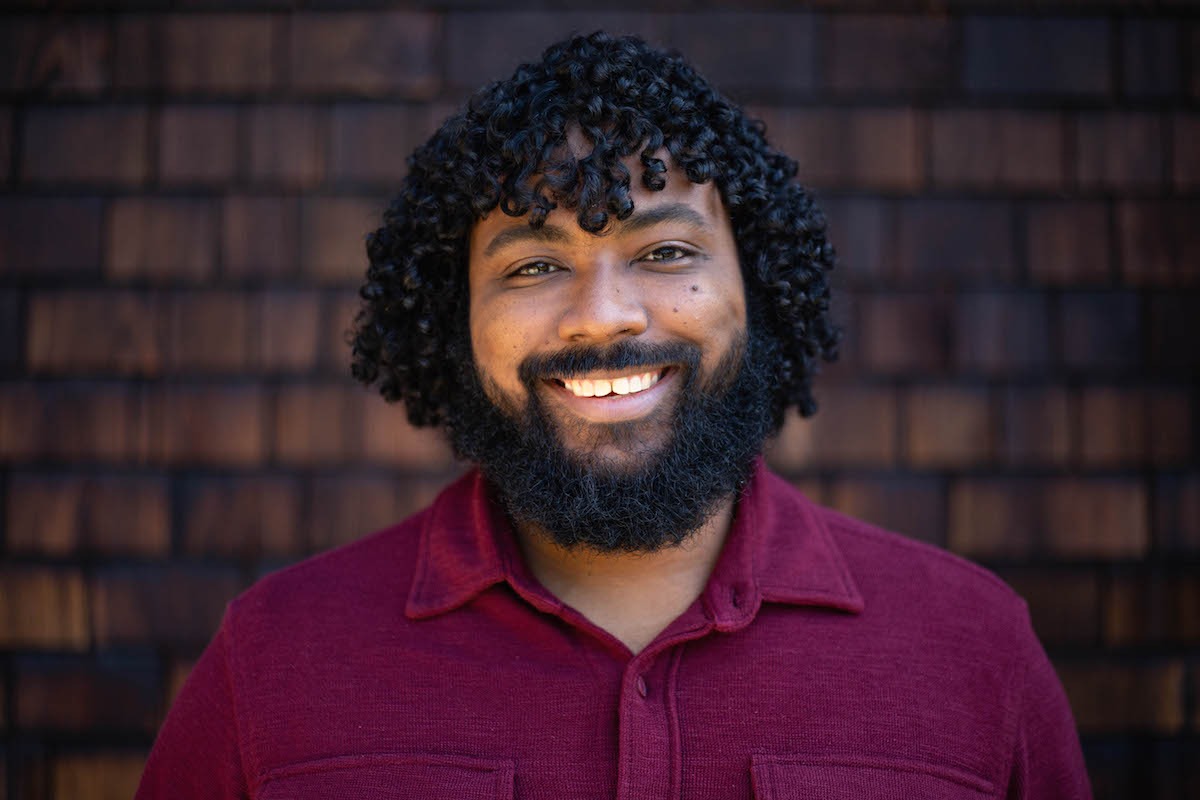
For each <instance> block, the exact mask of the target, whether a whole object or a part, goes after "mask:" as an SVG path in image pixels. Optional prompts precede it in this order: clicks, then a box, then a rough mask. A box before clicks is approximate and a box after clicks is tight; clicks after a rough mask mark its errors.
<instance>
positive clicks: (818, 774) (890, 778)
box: [750, 755, 993, 800]
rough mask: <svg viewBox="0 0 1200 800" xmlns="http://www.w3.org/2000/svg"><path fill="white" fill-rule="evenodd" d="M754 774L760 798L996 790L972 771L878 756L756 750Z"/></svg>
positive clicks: (976, 794)
mask: <svg viewBox="0 0 1200 800" xmlns="http://www.w3.org/2000/svg"><path fill="white" fill-rule="evenodd" d="M750 773H751V779H752V782H753V785H754V797H755V798H756V800H793V798H801V797H803V798H812V797H819V798H821V800H891V798H905V799H906V800H907V799H908V798H914V797H920V798H922V800H941V799H942V798H945V799H946V800H950V798H954V800H982V798H986V797H991V796H992V793H993V787H992V785H991V783H990V782H989V781H986V780H984V779H982V778H980V777H978V776H977V775H973V774H971V773H969V772H964V771H962V770H957V769H954V768H953V767H944V766H941V765H937V764H925V763H922V762H918V761H904V760H900V759H889V758H878V757H862V758H858V757H854V756H802V755H796V756H792V755H782V756H781V755H755V756H753V757H752V758H751V761H750Z"/></svg>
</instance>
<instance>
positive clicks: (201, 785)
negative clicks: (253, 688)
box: [135, 617, 248, 800]
mask: <svg viewBox="0 0 1200 800" xmlns="http://www.w3.org/2000/svg"><path fill="white" fill-rule="evenodd" d="M227 623H228V617H227V618H226V624H227ZM228 639H229V634H228V633H227V631H226V626H225V625H222V627H221V630H220V631H218V632H217V635H216V637H214V638H213V640H212V642H210V643H209V645H208V647H207V648H206V649H205V651H204V653H203V655H201V656H200V660H199V661H197V662H196V666H195V667H194V668H193V669H192V672H191V675H189V676H188V679H187V681H186V682H185V683H184V685H183V688H182V689H181V690H180V692H179V696H178V697H176V698H175V702H174V704H173V705H172V706H171V710H170V711H169V712H168V714H167V718H166V720H165V721H164V722H163V725H162V728H161V729H159V732H158V738H157V739H156V740H155V742H154V749H153V750H151V752H150V758H149V760H148V761H147V762H146V770H145V772H144V773H143V774H142V781H141V785H139V786H138V790H137V794H136V795H135V800H152V798H171V800H190V798H196V800H200V798H205V799H206V800H234V798H246V797H248V793H247V789H246V778H245V772H244V769H243V765H242V757H241V748H240V745H239V741H238V735H237V715H236V711H235V706H234V695H233V686H232V681H231V678H230V670H229V661H228V648H229V641H228Z"/></svg>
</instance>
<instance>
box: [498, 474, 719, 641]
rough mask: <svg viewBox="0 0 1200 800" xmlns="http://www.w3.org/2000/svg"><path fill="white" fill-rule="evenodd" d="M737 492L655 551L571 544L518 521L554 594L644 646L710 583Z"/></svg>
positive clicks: (535, 567) (535, 569) (532, 563)
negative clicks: (684, 534)
mask: <svg viewBox="0 0 1200 800" xmlns="http://www.w3.org/2000/svg"><path fill="white" fill-rule="evenodd" d="M733 507H734V500H733V497H729V498H728V499H727V500H725V501H723V502H722V503H721V505H720V506H719V507H718V509H717V511H716V513H714V514H713V515H712V516H711V517H709V519H708V520H707V521H705V523H704V524H703V525H702V526H701V527H700V529H699V530H697V531H696V532H695V533H693V534H692V535H691V536H689V537H688V538H687V539H685V540H684V541H683V543H682V544H680V545H678V546H675V547H667V548H663V549H661V550H657V551H655V552H652V553H606V552H600V551H597V550H594V549H590V548H582V547H580V548H569V549H568V548H565V547H563V546H561V545H559V544H557V543H556V542H554V540H553V539H552V538H550V537H549V536H548V535H547V534H546V533H545V532H543V531H541V530H540V529H538V528H536V527H534V526H530V525H522V524H518V525H517V526H516V531H517V539H518V541H519V542H520V545H521V551H522V553H523V554H524V556H525V562H526V563H527V564H528V566H529V569H530V571H531V572H532V573H533V575H534V577H535V578H537V579H538V580H539V581H540V582H541V584H542V585H543V586H545V587H546V589H548V590H549V591H550V592H551V593H552V594H553V595H554V596H555V597H557V598H558V599H559V600H561V601H562V602H564V603H566V604H567V605H569V606H571V607H572V608H574V609H575V610H576V611H578V612H580V613H581V614H583V615H584V616H585V617H587V619H588V620H590V621H591V622H592V623H594V624H595V625H596V626H598V627H600V628H602V629H603V630H605V631H607V632H608V633H610V634H612V635H613V636H615V637H616V638H617V639H619V640H620V641H621V642H622V643H623V644H624V645H625V646H626V647H628V648H629V650H630V651H631V652H634V653H637V652H639V651H641V650H642V649H643V648H644V647H646V645H648V644H650V642H652V641H653V640H654V639H655V637H657V636H658V634H660V633H661V632H662V631H663V630H664V629H665V628H666V627H667V626H668V625H670V624H671V622H673V621H674V620H675V618H676V617H678V616H679V615H680V614H682V613H683V612H684V611H685V610H686V609H687V608H688V606H690V605H691V604H692V603H693V602H695V600H696V598H697V597H699V596H700V593H701V592H703V591H704V587H705V585H706V584H707V583H708V576H709V575H710V574H711V573H712V570H713V567H714V566H715V565H716V563H717V558H718V557H719V556H720V555H721V548H722V547H723V546H724V544H725V537H726V536H727V535H728V533H729V528H730V525H731V524H732V521H733Z"/></svg>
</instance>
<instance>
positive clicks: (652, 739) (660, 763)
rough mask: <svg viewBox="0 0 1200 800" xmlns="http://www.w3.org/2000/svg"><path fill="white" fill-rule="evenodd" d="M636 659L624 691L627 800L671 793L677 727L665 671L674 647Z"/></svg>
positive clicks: (621, 782) (622, 782) (622, 785)
mask: <svg viewBox="0 0 1200 800" xmlns="http://www.w3.org/2000/svg"><path fill="white" fill-rule="evenodd" d="M644 656H645V654H644V653H643V654H642V656H639V657H636V658H634V659H633V661H631V662H630V663H629V664H628V666H627V667H626V672H625V678H624V681H623V688H622V692H621V710H620V774H619V776H618V793H617V796H618V797H619V798H622V799H623V800H625V799H627V800H643V799H644V798H663V800H666V798H669V797H671V794H672V791H673V784H674V780H673V767H672V764H673V761H674V755H675V754H674V753H673V752H672V750H673V744H672V741H673V739H672V726H671V719H670V709H669V706H668V703H667V697H666V696H665V693H664V692H663V687H665V686H666V682H665V678H664V672H665V669H666V665H667V664H668V663H669V662H670V660H671V659H670V651H669V650H668V651H667V652H659V653H657V654H656V655H654V656H653V657H650V658H644Z"/></svg>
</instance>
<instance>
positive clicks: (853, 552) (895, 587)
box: [784, 487, 1036, 650]
mask: <svg viewBox="0 0 1200 800" xmlns="http://www.w3.org/2000/svg"><path fill="white" fill-rule="evenodd" d="M784 493H785V494H786V495H790V496H787V497H786V499H785V502H786V503H794V504H796V507H795V510H796V512H798V513H795V514H793V515H792V516H793V518H795V519H804V520H806V523H807V524H808V525H811V526H813V528H815V529H816V530H817V531H818V532H819V534H820V535H822V536H825V537H827V538H828V541H829V543H830V544H831V546H832V548H833V549H834V550H835V551H836V553H837V554H838V556H839V557H840V559H841V561H842V562H843V564H844V569H845V573H846V574H847V575H848V576H849V579H850V580H851V581H852V582H853V584H854V586H855V588H856V589H857V590H858V592H859V594H860V595H861V597H862V603H863V607H864V612H863V614H862V617H863V618H864V621H870V622H873V623H875V624H877V625H878V626H880V628H881V629H885V630H893V631H898V630H909V631H912V632H914V633H915V634H919V635H920V636H934V637H935V638H948V639H953V640H957V642H958V643H959V644H964V645H965V644H968V643H974V644H975V645H977V646H980V647H995V646H997V645H1002V646H1010V645H1017V644H1018V643H1019V644H1020V645H1021V647H1020V648H1019V649H1022V650H1024V649H1027V647H1028V646H1029V645H1030V644H1036V637H1035V636H1034V634H1033V629H1032V625H1031V623H1030V620H1029V612H1028V608H1027V606H1026V604H1025V601H1024V600H1022V599H1021V597H1020V596H1019V595H1018V594H1017V593H1016V592H1015V591H1013V589H1012V588H1011V587H1009V586H1008V584H1006V583H1005V582H1004V581H1002V580H1001V579H1000V578H999V577H997V576H996V575H995V574H994V573H992V572H991V571H989V570H987V569H985V568H984V567H982V566H979V565H978V564H974V563H972V562H970V561H968V560H967V559H965V558H962V557H961V556H958V555H955V554H953V553H950V552H948V551H946V550H944V549H942V548H939V547H936V546H934V545H932V544H927V543H925V542H921V541H918V540H915V539H912V538H909V537H907V536H903V535H901V534H898V533H894V532H892V531H888V530H885V529H883V528H880V527H878V526H876V525H872V524H870V523H868V522H864V521H862V520H859V519H855V518H852V517H849V516H846V515H845V514H842V513H839V512H837V511H835V510H833V509H830V508H826V507H824V506H820V505H817V504H815V503H812V502H811V501H809V500H808V499H807V498H805V497H804V496H803V495H802V494H801V493H800V492H798V491H796V490H795V489H792V488H790V487H789V488H788V489H787V490H784ZM801 506H802V507H803V509H801V508H800V507H801Z"/></svg>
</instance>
